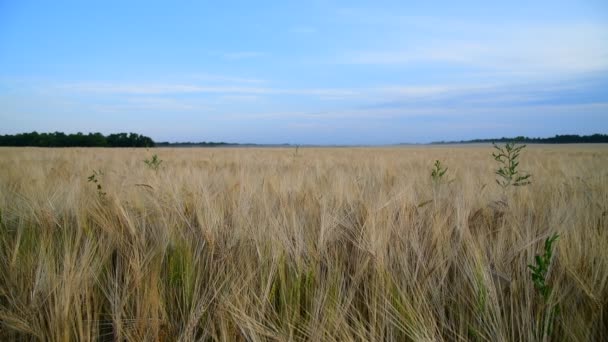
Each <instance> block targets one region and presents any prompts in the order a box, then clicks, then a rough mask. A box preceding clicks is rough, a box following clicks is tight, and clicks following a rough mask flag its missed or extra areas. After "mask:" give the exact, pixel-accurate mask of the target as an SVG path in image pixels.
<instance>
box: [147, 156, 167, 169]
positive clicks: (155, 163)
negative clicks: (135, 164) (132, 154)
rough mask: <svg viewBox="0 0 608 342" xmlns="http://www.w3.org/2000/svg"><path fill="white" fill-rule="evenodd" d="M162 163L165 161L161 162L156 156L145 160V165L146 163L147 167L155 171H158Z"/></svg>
mask: <svg viewBox="0 0 608 342" xmlns="http://www.w3.org/2000/svg"><path fill="white" fill-rule="evenodd" d="M162 162H163V161H162V160H160V159H159V158H158V156H157V155H156V154H155V155H153V156H152V159H146V160H144V163H146V165H147V166H148V167H149V168H151V169H152V170H154V171H158V168H159V167H160V164H161V163H162Z"/></svg>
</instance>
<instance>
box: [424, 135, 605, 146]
mask: <svg viewBox="0 0 608 342" xmlns="http://www.w3.org/2000/svg"><path fill="white" fill-rule="evenodd" d="M491 142H497V143H506V142H518V143H528V144H578V143H608V134H592V135H578V134H567V135H556V136H554V137H550V138H529V137H524V136H518V137H515V138H500V139H474V140H463V141H450V142H445V141H441V142H436V143H434V144H451V143H491Z"/></svg>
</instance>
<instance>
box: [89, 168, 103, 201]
mask: <svg viewBox="0 0 608 342" xmlns="http://www.w3.org/2000/svg"><path fill="white" fill-rule="evenodd" d="M100 176H103V172H102V171H101V170H100V171H93V173H92V174H91V175H90V176H89V177H88V178H87V179H88V180H89V183H93V184H95V185H96V188H97V194H98V195H99V197H102V198H103V197H105V195H107V194H106V193H105V192H104V191H103V188H102V186H101V184H100V183H99V177H100Z"/></svg>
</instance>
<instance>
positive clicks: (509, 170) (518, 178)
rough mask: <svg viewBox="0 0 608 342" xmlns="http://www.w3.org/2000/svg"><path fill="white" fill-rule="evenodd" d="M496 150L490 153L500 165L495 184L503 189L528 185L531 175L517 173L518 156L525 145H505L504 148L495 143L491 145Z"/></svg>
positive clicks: (511, 143)
mask: <svg viewBox="0 0 608 342" xmlns="http://www.w3.org/2000/svg"><path fill="white" fill-rule="evenodd" d="M492 145H493V146H494V148H495V149H496V152H495V153H492V157H494V159H495V160H496V161H497V162H499V163H500V164H501V166H500V167H499V168H498V170H496V174H497V175H498V176H499V177H500V178H498V179H496V183H498V185H500V186H501V187H503V188H507V187H508V186H509V185H513V186H523V185H528V184H530V183H531V182H530V180H529V179H530V177H531V175H529V174H527V173H522V172H519V170H518V167H519V161H518V158H519V154H520V153H521V150H523V149H524V148H525V147H526V145H519V146H518V145H517V144H516V143H513V142H510V143H507V144H506V145H505V146H504V147H500V146H498V145H496V144H495V143H492Z"/></svg>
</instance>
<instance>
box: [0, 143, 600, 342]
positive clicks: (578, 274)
mask: <svg viewBox="0 0 608 342" xmlns="http://www.w3.org/2000/svg"><path fill="white" fill-rule="evenodd" d="M492 152H493V148H492V146H491V145H477V146H419V147H399V148H397V147H395V148H299V149H297V150H296V149H295V148H266V149H262V148H214V149H213V148H212V149H198V148H192V149H186V148H184V149H158V148H157V149H150V150H146V149H97V148H91V149H86V148H80V149H76V148H74V149H42V148H0V215H1V218H0V220H1V223H0V258H1V260H0V340H2V341H12V340H19V341H22V340H26V341H28V340H46V341H72V340H74V341H75V340H81V341H85V340H107V341H113V340H114V341H124V340H126V341H173V340H182V341H192V340H218V341H268V340H270V341H275V340H276V341H299V340H311V341H409V340H411V341H441V340H448V341H455V340H471V341H537V340H565V341H600V340H605V339H606V338H608V146H606V145H576V146H574V145H572V146H564V145H561V146H558V145H551V146H549V145H542V146H541V145H535V146H528V147H527V148H525V149H524V150H522V152H521V155H520V156H519V162H520V164H519V166H518V168H519V169H520V170H521V172H522V173H523V172H527V173H529V174H530V175H531V177H530V178H529V180H530V181H531V184H529V185H523V186H517V187H516V186H507V187H505V188H503V187H501V186H500V185H499V184H497V182H496V179H497V178H500V177H499V176H498V175H496V174H495V171H496V170H497V168H498V167H499V166H500V164H499V163H498V162H497V161H496V160H494V158H493V157H492V155H491V154H492ZM153 155H157V158H156V159H153ZM144 160H148V163H146V162H144ZM153 160H155V161H153ZM436 160H439V161H440V162H441V165H442V166H443V167H447V171H446V172H445V173H444V174H443V175H442V176H437V177H435V179H434V178H433V177H432V176H431V172H432V169H433V164H434V163H435V161H436ZM551 238H555V239H554V240H552V239H551ZM551 242H552V243H551ZM537 255H538V258H536V259H535V256H537Z"/></svg>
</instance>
